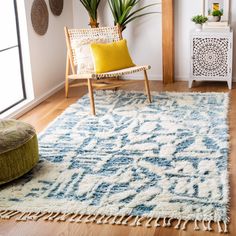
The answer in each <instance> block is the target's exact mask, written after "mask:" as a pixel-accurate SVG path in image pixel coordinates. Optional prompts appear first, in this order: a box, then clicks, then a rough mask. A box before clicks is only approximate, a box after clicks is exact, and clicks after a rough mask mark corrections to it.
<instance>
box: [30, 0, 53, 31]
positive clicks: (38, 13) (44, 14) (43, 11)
mask: <svg viewBox="0 0 236 236" xmlns="http://www.w3.org/2000/svg"><path fill="white" fill-rule="evenodd" d="M48 20H49V17H48V8H47V4H46V3H45V1H44V0H34V2H33V4H32V8H31V22H32V26H33V28H34V30H35V32H36V33H37V34H39V35H44V34H45V33H46V32H47V29H48Z"/></svg>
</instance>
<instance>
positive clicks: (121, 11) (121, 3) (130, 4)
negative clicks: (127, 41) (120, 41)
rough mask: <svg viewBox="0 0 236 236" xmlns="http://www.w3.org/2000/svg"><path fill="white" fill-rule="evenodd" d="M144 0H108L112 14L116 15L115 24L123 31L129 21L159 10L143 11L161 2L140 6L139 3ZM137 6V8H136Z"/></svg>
mask: <svg viewBox="0 0 236 236" xmlns="http://www.w3.org/2000/svg"><path fill="white" fill-rule="evenodd" d="M141 1H142V0H108V3H109V6H110V9H111V12H112V15H113V17H114V23H115V25H117V24H118V25H119V27H120V31H121V32H122V31H123V30H124V29H125V28H126V26H127V24H128V23H130V22H131V21H133V20H135V19H137V18H139V17H143V16H146V15H149V14H154V13H159V12H143V11H144V10H145V9H146V8H149V7H152V6H155V5H157V4H160V3H152V4H148V5H145V6H143V7H140V8H138V7H137V4H138V3H140V2H141ZM135 7H137V8H136V9H134V8H135Z"/></svg>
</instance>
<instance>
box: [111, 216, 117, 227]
mask: <svg viewBox="0 0 236 236" xmlns="http://www.w3.org/2000/svg"><path fill="white" fill-rule="evenodd" d="M117 217H118V216H115V217H114V218H113V220H112V221H111V222H110V225H114V224H115V223H116V219H117Z"/></svg>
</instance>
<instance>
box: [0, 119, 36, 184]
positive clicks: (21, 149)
mask: <svg viewBox="0 0 236 236" xmlns="http://www.w3.org/2000/svg"><path fill="white" fill-rule="evenodd" d="M38 159H39V155H38V140H37V135H36V132H35V129H34V128H33V127H32V126H31V125H29V124H26V123H24V122H21V121H17V120H0V185H1V184H4V183H7V182H9V181H11V180H14V179H16V178H18V177H20V176H22V175H24V174H25V173H27V172H28V171H30V170H31V169H32V168H33V167H34V166H35V165H36V163H37V162H38Z"/></svg>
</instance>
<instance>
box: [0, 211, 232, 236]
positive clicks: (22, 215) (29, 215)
mask: <svg viewBox="0 0 236 236" xmlns="http://www.w3.org/2000/svg"><path fill="white" fill-rule="evenodd" d="M17 215H19V216H17ZM16 216H17V217H16ZM13 217H16V218H15V220H16V221H30V220H33V221H37V220H39V219H43V220H44V221H51V222H55V221H57V222H65V221H68V222H71V223H86V224H88V223H96V224H99V225H101V224H111V225H129V226H132V227H137V226H144V227H147V228H150V227H160V226H161V227H171V226H172V227H174V228H175V229H180V230H186V228H187V225H188V223H189V222H190V221H193V222H194V228H193V229H194V230H195V231H197V230H202V231H212V230H213V228H212V224H213V223H214V222H213V220H208V221H207V220H201V221H200V220H197V219H195V220H186V219H181V218H178V219H176V218H173V217H147V216H132V215H130V216H129V215H122V216H112V215H110V216H107V215H102V214H90V215H86V214H80V213H74V214H73V213H61V212H19V211H15V210H2V211H0V219H6V220H7V219H11V218H13ZM161 219H162V224H160V223H159V221H160V220H161ZM174 220H177V223H176V224H175V225H173V224H172V221H174ZM153 221H154V223H152V222H153ZM199 223H201V224H200V226H199ZM215 223H216V224H217V227H218V232H219V233H228V222H227V221H217V222H215Z"/></svg>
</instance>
